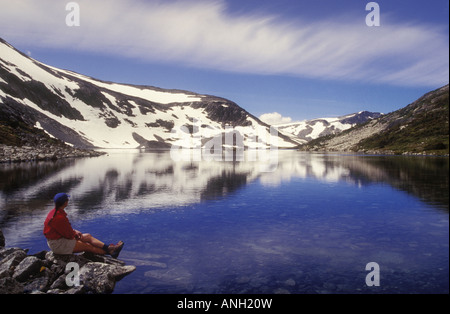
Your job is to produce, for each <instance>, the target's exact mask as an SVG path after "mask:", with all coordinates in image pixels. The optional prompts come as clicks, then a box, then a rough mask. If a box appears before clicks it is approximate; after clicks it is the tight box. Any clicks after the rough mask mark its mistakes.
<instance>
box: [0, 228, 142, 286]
mask: <svg viewBox="0 0 450 314" xmlns="http://www.w3.org/2000/svg"><path fill="white" fill-rule="evenodd" d="M2 237H3V234H2V232H1V230H0V239H1V238H2ZM2 244H3V245H2ZM0 245H2V246H0V294H42V293H47V294H85V293H91V294H106V293H111V292H113V291H114V287H115V284H116V282H117V281H119V280H121V279H122V278H123V277H125V276H127V275H129V274H131V273H132V272H134V271H135V270H136V267H135V266H126V265H125V262H123V261H120V260H118V259H115V258H112V257H109V256H102V255H96V254H92V253H83V254H79V255H76V254H71V255H57V254H54V253H53V252H51V251H50V252H48V251H42V252H39V253H36V254H33V255H28V254H27V250H23V249H20V248H5V247H4V243H1V242H0Z"/></svg>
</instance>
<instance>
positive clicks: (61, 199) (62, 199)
mask: <svg viewBox="0 0 450 314" xmlns="http://www.w3.org/2000/svg"><path fill="white" fill-rule="evenodd" d="M69 198H70V196H69V195H68V194H66V193H58V194H56V195H55V197H54V198H53V201H54V202H55V208H60V207H63V206H64V205H66V202H68V201H69Z"/></svg>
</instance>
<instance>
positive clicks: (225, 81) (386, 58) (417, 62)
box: [0, 0, 449, 121]
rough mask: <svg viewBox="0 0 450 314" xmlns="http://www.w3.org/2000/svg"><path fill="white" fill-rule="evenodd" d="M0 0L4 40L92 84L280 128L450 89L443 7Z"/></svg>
mask: <svg viewBox="0 0 450 314" xmlns="http://www.w3.org/2000/svg"><path fill="white" fill-rule="evenodd" d="M69 2H71V1H61V0H40V1H35V0H16V1H7V0H0V3H1V5H0V7H1V8H2V9H1V11H0V37H2V38H3V39H5V40H6V41H8V42H9V43H11V44H12V45H14V46H16V47H17V48H18V49H20V50H22V51H24V52H25V53H28V54H29V55H30V56H31V57H33V58H35V59H37V60H39V61H42V62H44V63H47V64H50V65H53V66H56V67H60V68H64V69H70V70H73V71H76V72H79V73H82V74H86V75H89V76H92V77H95V78H98V79H102V80H107V81H114V82H121V83H130V84H140V85H151V86H157V87H162V88H174V89H185V90H190V91H194V92H198V93H203V94H211V95H216V96H220V97H224V98H227V99H230V100H232V101H235V102H236V103H238V104H239V105H240V106H241V107H243V108H245V109H246V110H248V111H249V112H251V113H252V114H254V115H256V116H260V115H262V114H266V113H274V112H277V113H279V114H280V115H281V116H283V117H285V118H286V119H285V121H289V120H290V121H300V120H305V119H312V118H319V117H332V116H339V115H344V114H349V113H353V112H357V111H361V110H369V111H379V112H384V113H388V112H391V111H394V110H396V109H399V108H401V107H404V106H406V105H408V104H409V103H411V102H412V101H414V100H416V99H417V98H418V97H420V96H422V95H423V94H424V93H426V92H428V91H431V90H434V89H436V88H438V87H441V86H442V85H445V84H448V80H449V79H448V77H449V62H448V56H449V45H448V40H449V15H448V12H449V2H448V0H429V1H417V0H395V1H392V0H384V1H376V3H377V4H378V5H379V7H380V26H378V27H369V26H367V25H366V16H367V15H368V14H370V12H369V11H366V4H367V3H369V2H370V1H362V0H308V1H305V0H277V1H273V0H271V1H267V0H239V1H237V0H164V1H157V0H148V1H143V0H135V1H133V0H128V1H125V0H95V1H93V0H78V1H72V2H75V3H76V4H78V5H79V8H80V12H79V17H80V26H73V27H69V26H67V25H66V17H67V15H68V14H71V13H72V11H67V10H66V7H65V6H66V4H67V3H69Z"/></svg>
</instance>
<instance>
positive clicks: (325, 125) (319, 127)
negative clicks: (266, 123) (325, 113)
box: [276, 111, 382, 144]
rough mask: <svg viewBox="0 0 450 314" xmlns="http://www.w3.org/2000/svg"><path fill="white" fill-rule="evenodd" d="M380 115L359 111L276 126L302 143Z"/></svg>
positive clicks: (343, 129)
mask: <svg viewBox="0 0 450 314" xmlns="http://www.w3.org/2000/svg"><path fill="white" fill-rule="evenodd" d="M380 116H382V114H381V113H378V112H368V111H361V112H358V113H353V114H349V115H345V116H342V117H337V118H320V119H313V120H306V121H301V122H294V123H288V124H281V125H277V126H276V127H277V129H278V130H279V131H280V132H282V133H284V134H286V135H288V136H291V138H292V139H293V140H295V141H297V142H299V143H301V144H304V143H307V142H309V141H311V140H314V139H316V138H319V137H322V136H326V135H332V134H338V133H340V132H342V131H345V130H348V129H350V128H352V127H354V126H356V125H357V124H361V123H365V122H367V121H369V120H372V119H376V118H379V117H380Z"/></svg>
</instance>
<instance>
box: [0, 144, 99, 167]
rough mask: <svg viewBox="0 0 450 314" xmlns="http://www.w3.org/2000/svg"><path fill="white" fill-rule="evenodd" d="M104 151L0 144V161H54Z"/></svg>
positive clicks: (95, 154)
mask: <svg viewBox="0 0 450 314" xmlns="http://www.w3.org/2000/svg"><path fill="white" fill-rule="evenodd" d="M104 154H105V153H104V152H100V151H93V150H85V149H77V148H72V147H68V146H52V147H46V146H44V147H36V146H34V147H32V146H7V145H3V144H0V163H16V162H33V161H55V160H58V159H65V158H80V157H98V156H101V155H104Z"/></svg>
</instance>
